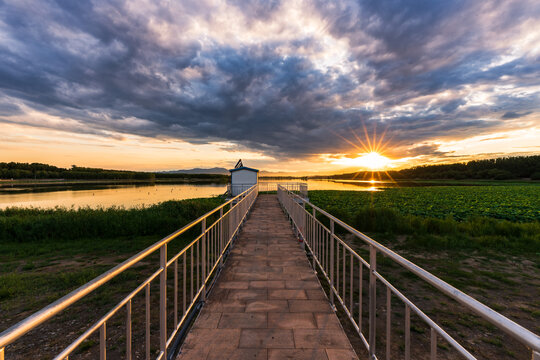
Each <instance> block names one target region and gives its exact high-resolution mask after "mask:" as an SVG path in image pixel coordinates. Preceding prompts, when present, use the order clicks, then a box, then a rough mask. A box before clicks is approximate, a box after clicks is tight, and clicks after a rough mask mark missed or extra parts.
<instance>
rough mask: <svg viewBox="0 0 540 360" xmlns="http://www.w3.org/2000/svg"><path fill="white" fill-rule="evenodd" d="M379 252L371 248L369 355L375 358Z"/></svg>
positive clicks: (371, 246)
mask: <svg viewBox="0 0 540 360" xmlns="http://www.w3.org/2000/svg"><path fill="white" fill-rule="evenodd" d="M376 271H377V251H376V249H375V247H374V246H373V245H370V246H369V355H370V358H373V356H375V329H376V323H375V321H376V319H377V317H376V314H375V311H376V310H377V308H376V306H377V303H376V298H375V297H376V296H377V287H376V286H377V283H376V281H377V278H376V276H375V272H376Z"/></svg>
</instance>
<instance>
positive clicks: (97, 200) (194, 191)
mask: <svg viewBox="0 0 540 360" xmlns="http://www.w3.org/2000/svg"><path fill="white" fill-rule="evenodd" d="M265 181H268V182H274V183H275V182H295V181H298V180H265ZM307 183H308V189H309V190H356V191H379V190H381V188H378V187H376V186H374V184H373V183H372V182H370V181H347V180H339V181H328V180H308V181H307ZM17 189H18V190H19V191H20V190H23V189H24V190H26V191H28V190H30V188H29V187H28V186H24V188H23V187H18V188H13V189H11V190H10V189H9V188H4V189H2V190H3V191H2V192H0V209H5V208H7V207H40V208H54V207H55V206H60V207H67V208H70V207H75V208H79V207H91V208H99V207H104V208H106V207H111V206H123V207H126V208H131V207H136V206H149V205H152V204H156V203H160V202H163V201H167V200H183V199H193V198H202V197H212V196H217V195H221V194H223V193H224V192H225V191H226V189H227V186H226V185H225V184H207V185H206V184H205V185H202V184H156V185H144V186H141V185H138V186H136V185H118V186H108V187H104V186H95V187H86V188H84V189H76V188H75V189H74V188H72V187H58V188H54V189H49V190H47V189H40V190H39V191H35V192H18V191H16V190H17Z"/></svg>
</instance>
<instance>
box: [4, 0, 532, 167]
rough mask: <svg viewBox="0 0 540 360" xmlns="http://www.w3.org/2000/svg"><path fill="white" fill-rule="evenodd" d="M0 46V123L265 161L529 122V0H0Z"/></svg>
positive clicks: (401, 144) (403, 144) (417, 150)
mask: <svg viewBox="0 0 540 360" xmlns="http://www.w3.org/2000/svg"><path fill="white" fill-rule="evenodd" d="M0 39H1V40H0V121H1V122H4V123H11V124H23V125H31V126H34V127H41V128H50V129H56V130H64V131H71V132H73V133H87V134H94V135H101V136H104V137H107V136H113V137H121V136H123V135H122V134H125V135H136V136H144V137H153V138H162V139H179V140H184V141H187V142H190V143H194V144H206V143H212V142H218V141H226V142H229V143H232V144H237V145H239V146H240V147H241V148H243V149H251V150H253V151H258V152H261V153H264V154H268V155H270V156H274V157H276V158H308V157H311V156H318V154H323V153H324V154H332V153H334V154H338V153H348V152H349V153H350V152H351V145H350V144H349V143H348V142H346V141H344V140H343V138H345V139H347V140H349V141H353V142H354V141H356V140H355V137H354V136H353V135H352V134H353V133H356V134H364V127H365V128H367V129H368V131H369V132H370V133H372V132H373V131H375V129H377V131H379V134H380V133H382V132H383V131H386V134H385V137H386V139H391V143H392V144H393V145H394V147H395V148H396V149H400V148H403V149H406V148H408V147H411V146H413V145H414V148H412V150H407V151H405V152H404V154H407V155H410V154H415V155H418V154H422V153H425V154H437V155H440V154H442V153H441V152H440V151H438V150H437V146H436V145H434V144H433V143H430V144H427V145H426V142H429V141H433V140H434V139H450V138H457V139H465V138H467V137H472V136H476V135H479V134H483V133H485V134H487V133H490V132H496V131H499V132H500V131H504V130H515V129H520V128H521V129H522V128H530V127H534V126H538V125H540V124H539V118H540V117H539V115H540V80H539V79H540V45H539V44H540V3H539V2H538V1H535V0H529V1H472V0H470V1H465V0H463V1H449V2H440V1H435V2H433V1H427V0H424V1H410V0H401V1H400V0H394V1H383V2H381V1H347V0H341V1H313V2H309V1H299V0H298V1H283V2H280V1H277V0H275V1H263V0H260V1H210V0H203V1H176V2H159V1H150V0H138V1H120V0H116V1H105V0H94V1H72V0H63V1H61V0H57V1H47V0H34V1H33V0H4V1H3V2H0ZM422 144H424V145H422Z"/></svg>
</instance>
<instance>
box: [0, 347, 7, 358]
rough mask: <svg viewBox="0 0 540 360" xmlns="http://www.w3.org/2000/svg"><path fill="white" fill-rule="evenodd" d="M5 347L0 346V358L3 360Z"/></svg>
mask: <svg viewBox="0 0 540 360" xmlns="http://www.w3.org/2000/svg"><path fill="white" fill-rule="evenodd" d="M5 350H6V348H5V347H3V348H0V360H4V357H5Z"/></svg>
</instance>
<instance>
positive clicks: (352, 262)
mask: <svg viewBox="0 0 540 360" xmlns="http://www.w3.org/2000/svg"><path fill="white" fill-rule="evenodd" d="M350 273H351V274H350V277H349V306H350V313H351V318H352V319H353V320H354V315H353V314H354V303H353V293H354V279H353V274H354V257H353V253H352V252H351V270H350Z"/></svg>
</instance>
